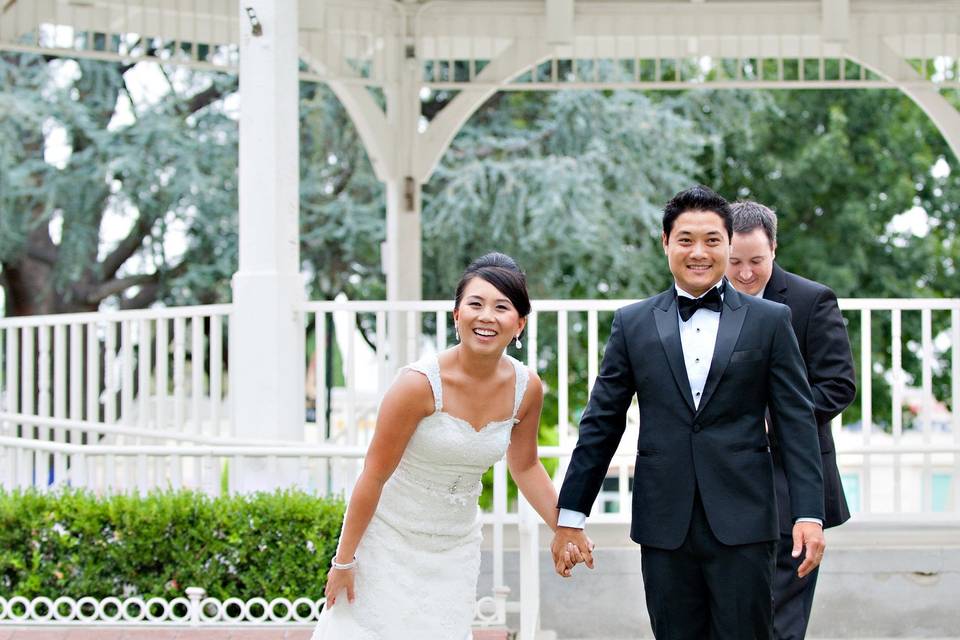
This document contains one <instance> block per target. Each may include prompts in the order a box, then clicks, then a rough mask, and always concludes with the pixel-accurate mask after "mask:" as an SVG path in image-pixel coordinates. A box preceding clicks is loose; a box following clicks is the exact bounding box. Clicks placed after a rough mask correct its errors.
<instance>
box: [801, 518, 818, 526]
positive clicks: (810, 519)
mask: <svg viewBox="0 0 960 640" xmlns="http://www.w3.org/2000/svg"><path fill="white" fill-rule="evenodd" d="M797 522H816V523H817V524H818V525H820V526H821V527H822V526H823V520H821V519H820V518H797ZM794 524H796V522H794Z"/></svg>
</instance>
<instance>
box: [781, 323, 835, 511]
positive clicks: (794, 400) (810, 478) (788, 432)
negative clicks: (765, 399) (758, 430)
mask: <svg viewBox="0 0 960 640" xmlns="http://www.w3.org/2000/svg"><path fill="white" fill-rule="evenodd" d="M776 323H777V324H776V330H775V332H774V336H773V344H772V346H771V356H770V377H769V405H768V406H769V409H770V413H771V416H772V418H773V420H772V421H771V428H772V429H775V430H776V433H775V434H774V435H775V436H776V439H777V441H778V442H779V443H780V452H781V456H782V459H783V468H784V472H785V474H786V477H787V485H788V486H789V488H790V514H791V519H792V520H794V521H795V520H796V519H797V518H819V519H820V520H823V519H824V508H823V472H822V470H821V467H820V465H821V460H820V441H819V438H818V437H817V423H816V417H815V415H814V407H813V399H812V394H811V392H810V385H809V384H808V383H807V376H806V371H805V369H804V363H803V358H802V357H801V355H800V347H799V345H798V344H797V338H796V335H794V333H793V328H792V327H791V326H790V310H789V309H788V308H787V307H782V308H781V309H779V310H778V317H777V318H776Z"/></svg>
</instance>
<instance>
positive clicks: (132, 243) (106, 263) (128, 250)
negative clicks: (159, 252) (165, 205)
mask: <svg viewBox="0 0 960 640" xmlns="http://www.w3.org/2000/svg"><path fill="white" fill-rule="evenodd" d="M156 220H157V217H156V216H150V215H147V214H144V213H142V212H141V213H140V218H139V219H138V220H137V222H136V224H134V225H133V228H132V229H130V233H128V234H127V237H126V238H124V239H123V240H121V241H120V244H118V245H117V246H116V248H115V249H114V250H113V251H111V252H110V254H109V255H108V256H107V257H106V258H104V259H103V262H101V263H100V273H101V274H102V275H101V277H103V278H112V277H113V276H114V275H116V273H117V270H118V269H120V267H122V266H123V263H124V262H126V261H127V260H129V259H130V256H132V255H133V254H135V253H136V252H137V250H138V249H139V248H140V246H141V245H142V244H143V240H144V238H146V237H147V236H148V235H150V230H151V229H152V228H153V224H154V222H156Z"/></svg>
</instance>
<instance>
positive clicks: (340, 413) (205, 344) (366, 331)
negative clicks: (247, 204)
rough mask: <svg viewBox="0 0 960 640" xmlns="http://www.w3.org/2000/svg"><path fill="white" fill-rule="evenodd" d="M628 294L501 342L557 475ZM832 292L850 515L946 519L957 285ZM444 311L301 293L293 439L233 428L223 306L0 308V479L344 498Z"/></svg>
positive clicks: (436, 340)
mask: <svg viewBox="0 0 960 640" xmlns="http://www.w3.org/2000/svg"><path fill="white" fill-rule="evenodd" d="M627 302H629V301H623V300H613V301H603V300H566V301H561V300H542V301H536V302H535V303H534V308H535V312H534V313H533V314H532V315H531V316H530V318H529V320H528V324H527V331H526V335H525V337H524V339H523V343H524V346H523V349H522V350H521V351H520V352H516V351H513V353H514V354H515V355H517V356H518V357H519V358H520V359H521V360H523V361H525V362H526V363H527V364H528V365H529V366H531V367H534V368H535V369H537V370H538V371H539V372H540V375H541V377H542V378H543V379H544V380H545V381H546V383H547V387H548V388H547V391H548V398H549V404H548V405H547V406H545V410H544V422H545V424H546V426H548V427H551V426H553V425H556V433H557V442H556V446H546V447H541V455H542V456H543V457H544V458H545V459H549V458H555V459H557V460H558V463H557V464H556V469H555V478H556V479H557V481H558V482H559V480H560V479H562V477H563V473H564V470H565V465H566V461H567V459H568V456H569V454H570V452H571V451H572V448H573V446H574V444H575V442H576V437H577V434H576V423H577V419H578V417H579V412H580V411H581V410H582V407H583V406H584V403H585V401H586V398H587V395H588V392H589V389H590V386H591V385H592V383H593V380H594V379H595V378H596V375H597V371H598V367H599V361H600V355H601V348H602V344H603V341H604V340H605V337H606V334H607V331H608V329H609V325H610V321H611V318H612V314H613V311H614V310H615V309H617V308H619V307H620V306H622V305H624V304H626V303H627ZM841 307H842V309H843V311H844V315H845V317H846V319H847V321H848V326H849V329H850V331H851V334H852V335H854V336H855V340H854V341H853V348H854V352H855V356H856V365H857V369H858V387H859V399H858V401H857V402H856V403H855V404H854V405H853V406H852V407H851V408H850V409H848V411H847V412H846V413H845V414H844V415H843V416H840V417H838V418H837V419H836V420H835V421H834V424H833V429H834V435H835V438H836V440H837V447H838V456H839V461H840V466H841V471H842V473H843V475H844V481H845V484H846V485H847V491H848V497H851V503H852V507H853V508H854V510H855V511H857V513H858V515H857V517H858V518H861V519H874V520H894V521H907V522H927V521H930V522H936V521H941V522H942V521H950V522H957V521H960V497H958V493H960V492H958V483H960V411H958V410H957V407H958V406H960V353H958V350H957V348H956V345H960V300H952V299H951V300H853V299H847V300H842V301H841ZM451 312H452V304H451V302H449V301H424V302H401V303H392V304H387V303H385V302H381V301H377V302H348V301H344V302H314V303H308V304H307V305H306V308H305V314H304V316H305V320H306V323H305V331H307V332H308V338H310V339H312V343H313V344H314V345H316V349H315V351H314V357H313V358H312V359H311V360H310V361H309V364H308V366H307V370H306V371H305V375H306V376H307V380H308V385H307V387H308V389H313V390H314V391H313V392H312V396H313V397H312V399H311V400H310V401H308V402H307V405H305V416H310V418H309V419H305V423H304V443H303V444H298V445H297V446H296V447H295V448H294V447H291V446H290V445H289V443H284V442H280V441H277V440H271V439H269V438H268V437H267V438H264V439H261V440H246V441H241V440H238V439H237V438H235V437H233V431H232V429H231V426H230V419H229V402H228V391H229V389H228V387H229V385H228V383H227V369H226V365H225V364H224V363H225V360H224V357H223V356H224V354H225V353H226V352H227V351H226V342H225V341H226V339H227V338H228V334H227V329H228V322H227V319H228V318H229V314H230V313H231V308H230V306H229V305H221V306H212V307H211V306H208V307H188V308H179V309H170V310H150V311H137V312H116V313H103V314H100V313H97V314H80V315H64V316H46V317H31V318H12V319H0V358H2V364H0V376H2V384H0V483H2V486H3V487H6V488H11V487H35V488H37V489H39V490H48V489H52V488H56V487H59V486H63V485H70V486H74V487H87V488H90V489H92V490H95V491H98V492H109V491H129V490H139V491H145V490H148V489H151V488H154V487H160V488H167V487H173V488H177V487H191V488H196V489H200V490H203V491H207V492H209V493H219V492H221V491H223V490H226V491H228V492H229V491H233V490H235V488H236V486H237V477H236V475H237V474H236V473H231V470H233V471H236V470H237V469H240V468H241V467H242V465H243V464H244V462H245V461H247V460H256V461H259V462H260V463H262V464H263V465H265V467H266V469H267V470H268V471H269V470H270V469H276V468H279V467H280V466H283V467H284V468H285V469H290V468H291V466H292V467H293V468H295V469H296V472H295V473H294V474H293V476H292V477H294V478H295V484H296V485H297V486H299V487H300V488H302V489H304V490H307V491H310V492H315V493H317V494H321V495H323V494H328V493H343V494H345V495H348V494H349V492H350V489H351V487H352V483H353V481H354V479H355V477H356V473H357V472H358V470H359V464H360V459H361V458H362V456H363V455H364V452H365V446H366V444H367V442H368V440H369V437H370V435H371V434H372V426H373V418H374V415H375V412H376V407H377V402H378V400H379V398H380V396H381V395H382V393H383V391H384V390H385V389H386V387H387V385H388V384H389V383H390V381H391V380H392V378H393V375H394V371H395V369H396V367H397V365H398V364H399V363H397V362H394V361H392V360H391V358H390V346H389V345H391V344H392V345H393V348H394V349H395V350H396V349H397V345H399V346H400V348H401V349H400V350H402V351H403V352H405V354H406V356H405V359H406V360H412V359H414V358H416V357H417V356H418V355H419V354H421V353H424V352H426V351H431V350H432V351H439V350H442V349H444V348H447V346H448V345H449V344H450V343H451V342H452V340H453V323H452V319H451ZM361 328H362V331H361ZM398 334H399V335H400V336H401V337H402V340H397V335H398ZM390 336H392V337H393V340H389V339H388V337H390ZM310 339H308V341H307V342H308V343H310V342H311V340H310ZM328 345H329V346H328ZM512 349H513V347H511V350H512ZM304 361H306V358H304ZM335 364H336V365H337V366H334V365H335ZM234 373H236V372H234ZM328 387H333V389H332V391H333V392H332V393H331V394H330V395H329V398H328V395H327V394H326V393H325V390H326V389H327V388H328ZM628 425H630V427H629V428H630V429H633V430H634V431H633V433H628V434H627V435H626V436H625V437H624V439H623V444H622V448H621V450H620V451H618V452H617V455H616V456H615V458H614V460H613V462H612V464H611V469H610V474H609V476H608V480H607V482H606V483H605V486H604V490H603V492H602V494H601V496H600V498H599V499H598V501H597V503H596V504H595V505H594V511H593V513H592V514H591V521H592V522H608V523H626V522H628V521H629V504H630V502H629V500H630V489H631V485H630V483H631V481H632V478H631V476H632V472H633V469H632V463H633V458H634V456H633V453H632V450H633V448H634V447H633V442H635V440H636V431H635V430H636V429H637V428H639V427H638V424H637V420H636V413H635V412H634V414H633V417H632V418H631V419H630V420H628ZM265 435H269V434H268V433H267V434H265ZM493 476H494V481H493V486H492V501H491V502H492V508H491V509H489V510H488V512H487V513H486V514H485V516H484V519H485V523H486V524H487V525H488V526H489V528H490V530H491V532H492V536H491V537H492V541H491V542H492V548H493V584H494V585H503V584H504V580H503V568H504V567H503V558H504V529H505V527H508V526H518V527H519V529H520V534H521V535H520V540H521V546H522V549H521V592H522V594H521V602H522V606H521V604H520V603H518V602H515V601H513V602H507V603H506V604H505V609H506V610H520V612H521V619H522V622H521V624H522V626H523V627H524V629H525V630H526V634H527V635H524V636H523V637H533V636H532V633H533V630H534V629H536V627H537V624H538V621H537V615H538V614H537V612H538V611H539V602H538V598H539V584H538V582H537V581H538V576H539V572H538V567H537V558H538V555H537V548H538V540H537V527H536V526H535V522H536V516H535V515H534V514H533V512H532V510H531V509H530V508H529V506H528V505H526V503H525V502H524V501H523V500H522V499H521V500H520V501H519V503H518V504H510V501H509V500H508V497H507V496H508V473H507V469H506V464H505V463H504V462H502V461H501V462H500V463H498V464H497V465H496V466H495V468H494V474H493ZM288 477H290V476H288ZM504 597H505V596H504ZM14 604H15V605H16V606H17V607H19V608H16V607H15V608H14V609H13V610H14V611H18V612H20V613H23V612H24V611H26V609H24V608H23V603H22V602H19V601H18V603H14ZM5 606H6V607H7V609H6V610H7V611H8V612H9V611H11V609H10V606H11V604H10V602H9V601H8V602H6V605H5ZM31 606H32V605H31ZM158 606H159V605H158ZM41 609H43V607H41ZM43 610H44V611H45V610H46V609H43ZM178 610H179V609H178ZM18 615H19V614H18ZM54 618H55V616H54ZM7 619H10V618H9V614H8V618H7Z"/></svg>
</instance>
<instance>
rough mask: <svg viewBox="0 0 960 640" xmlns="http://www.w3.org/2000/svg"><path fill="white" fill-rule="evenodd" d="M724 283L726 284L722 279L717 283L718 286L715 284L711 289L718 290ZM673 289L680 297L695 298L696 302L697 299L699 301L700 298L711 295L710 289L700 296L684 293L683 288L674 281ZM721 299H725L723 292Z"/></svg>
mask: <svg viewBox="0 0 960 640" xmlns="http://www.w3.org/2000/svg"><path fill="white" fill-rule="evenodd" d="M723 282H724V280H723V278H720V280H719V282H717V284H715V285H713V286H712V287H710V289H716V288H718V287H720V286H721V285H722V284H723ZM673 288H674V289H676V290H677V295H678V296H683V297H684V298H693V299H694V300H696V299H698V298H702V297H703V296H705V295H707V294H708V293H710V289H707V290H706V291H704V292H703V293H701V294H700V295H699V296H695V295H693V294H692V293H687V292H686V291H684V290H683V289H681V288H680V285H678V284H677V283H676V281H674V283H673ZM720 297H721V298H723V292H721V293H720Z"/></svg>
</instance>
